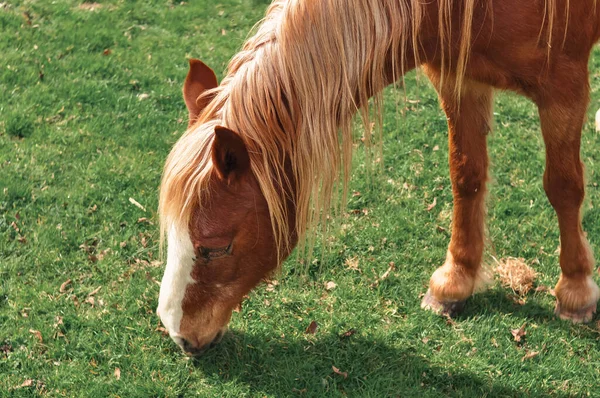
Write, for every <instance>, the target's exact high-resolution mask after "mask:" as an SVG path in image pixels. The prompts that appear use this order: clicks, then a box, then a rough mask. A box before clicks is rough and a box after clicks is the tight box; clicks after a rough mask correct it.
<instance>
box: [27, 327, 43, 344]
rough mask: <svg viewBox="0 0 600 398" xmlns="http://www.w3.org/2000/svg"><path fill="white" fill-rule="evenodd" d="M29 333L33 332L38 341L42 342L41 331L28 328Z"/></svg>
mask: <svg viewBox="0 0 600 398" xmlns="http://www.w3.org/2000/svg"><path fill="white" fill-rule="evenodd" d="M29 333H31V334H33V335H34V336H35V338H36V339H38V341H39V342H40V343H43V342H44V339H43V338H42V332H40V331H39V330H34V329H29Z"/></svg>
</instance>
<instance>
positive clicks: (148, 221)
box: [137, 217, 153, 225]
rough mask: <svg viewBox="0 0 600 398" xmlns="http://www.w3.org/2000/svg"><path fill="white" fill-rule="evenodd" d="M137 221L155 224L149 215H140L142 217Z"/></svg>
mask: <svg viewBox="0 0 600 398" xmlns="http://www.w3.org/2000/svg"><path fill="white" fill-rule="evenodd" d="M137 222H138V224H139V223H143V222H145V223H148V224H150V225H153V223H152V221H150V219H149V218H147V217H140V218H138V220H137Z"/></svg>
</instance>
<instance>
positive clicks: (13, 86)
mask: <svg viewBox="0 0 600 398" xmlns="http://www.w3.org/2000/svg"><path fill="white" fill-rule="evenodd" d="M80 4H81V3H80V2H77V1H63V0H59V1H55V2H50V1H8V2H4V3H2V4H0V54H2V55H1V57H0V396H15V397H20V396H69V397H70V396H78V397H96V396H97V397H104V396H114V397H116V396H120V397H134V396H140V397H147V396H169V397H176V396H177V397H179V396H186V397H187V396H207V397H211V396H214V397H217V396H218V397H221V396H230V397H243V396H249V397H262V396H269V397H283V396H302V397H305V396H306V397H308V396H318V397H320V396H334V397H335V396H354V397H367V396H370V397H384V396H402V397H411V396H423V397H430V396H431V397H443V396H465V397H482V396H489V397H500V396H524V395H527V396H548V395H552V396H600V384H599V383H598V380H600V352H599V351H600V348H599V347H600V343H599V339H600V330H599V326H598V325H597V324H596V323H593V324H590V325H587V326H581V325H579V326H576V325H571V324H569V323H566V322H562V321H559V320H557V319H555V317H554V316H553V312H552V310H553V305H554V300H553V298H552V297H551V296H549V295H548V294H547V293H542V292H539V293H530V294H529V295H528V296H527V297H526V302H525V303H524V304H523V305H520V304H517V303H515V302H514V301H513V300H512V299H511V292H510V291H508V290H506V289H504V288H502V287H501V286H499V284H498V283H496V284H495V285H493V286H492V287H491V288H490V290H488V291H487V292H485V293H482V294H479V295H477V296H475V297H474V298H473V299H472V300H470V301H469V302H468V305H467V308H466V311H465V313H464V314H463V315H462V316H460V317H459V318H458V319H456V320H455V321H454V322H448V321H447V320H446V319H444V318H441V317H438V316H435V315H433V314H431V313H429V312H424V311H422V310H421V309H420V308H419V303H420V295H421V294H422V293H424V292H425V290H426V285H427V282H428V279H429V276H430V274H431V273H432V272H433V270H434V269H435V268H436V267H437V266H438V265H440V264H441V263H442V261H443V259H444V255H445V251H446V246H447V244H448V241H449V236H448V232H446V231H448V230H449V225H450V218H451V217H450V216H451V203H452V196H451V189H450V181H449V177H448V167H447V144H446V139H447V133H446V125H445V117H444V115H443V114H442V112H441V111H440V110H439V106H438V103H437V98H436V96H435V94H434V93H433V91H432V89H431V88H430V86H429V85H428V84H427V83H425V82H424V80H425V79H422V82H423V83H422V84H420V85H419V86H417V85H416V84H415V75H414V74H411V75H410V76H409V77H408V79H407V95H408V97H409V98H410V99H417V98H418V100H419V103H418V104H411V103H408V104H407V105H408V108H406V109H404V108H403V107H404V106H403V105H400V106H399V108H397V107H396V101H395V97H396V96H400V95H401V94H402V93H398V92H396V91H395V90H394V89H390V90H388V93H387V99H388V102H387V103H386V114H385V123H384V151H383V152H384V153H383V164H384V167H383V168H382V169H377V171H376V172H375V174H374V176H373V177H372V178H371V179H368V178H367V170H366V167H365V165H364V151H362V150H361V149H360V148H358V150H357V156H356V167H355V172H354V177H353V180H352V185H351V187H350V189H351V192H360V195H356V196H352V197H351V198H350V199H349V204H348V209H347V212H346V214H345V215H344V217H343V218H342V220H341V224H342V227H343V228H342V229H341V231H340V232H338V233H336V234H335V235H334V237H333V238H332V239H331V240H330V242H329V249H328V250H325V251H324V252H325V254H324V255H323V257H318V258H322V259H323V261H318V262H315V264H314V266H312V267H311V268H310V269H309V272H308V274H305V275H302V272H303V270H304V266H302V265H299V264H298V262H297V261H295V260H293V259H292V260H289V261H288V262H286V264H285V266H284V268H283V270H282V272H281V273H280V274H279V275H278V280H279V284H277V285H276V286H271V287H270V288H267V287H265V286H261V287H259V288H258V289H257V290H256V291H255V292H253V293H252V294H251V297H250V298H249V299H248V300H247V301H246V302H245V303H244V306H243V310H242V312H241V313H239V314H234V317H233V320H232V323H231V331H230V332H229V333H228V335H227V336H226V337H225V339H224V341H223V343H222V344H221V345H220V346H218V347H217V348H216V349H213V350H211V351H210V352H208V353H207V354H206V356H205V357H203V358H201V359H199V360H189V359H188V358H186V357H184V356H183V355H182V354H181V353H180V351H179V350H178V348H177V347H176V346H175V344H174V343H173V342H171V341H170V339H168V338H166V337H164V336H163V335H162V334H161V333H160V331H158V330H157V328H158V327H159V325H160V323H159V319H158V318H157V316H156V315H155V308H156V305H157V297H158V290H159V287H158V284H157V283H156V282H155V281H156V280H160V278H161V277H162V267H163V264H162V263H161V262H160V258H159V257H158V241H157V239H158V231H157V217H156V211H155V209H156V208H157V189H158V185H159V181H160V173H161V168H162V165H163V162H164V160H165V158H166V156H167V154H168V152H169V149H170V147H171V146H172V145H173V143H174V142H175V141H176V140H177V138H178V136H179V135H180V134H181V133H182V132H183V131H184V129H185V126H186V123H187V122H186V117H187V112H186V110H185V106H184V104H183V101H182V99H181V91H180V87H181V84H182V82H183V79H184V77H185V74H186V72H187V61H186V58H188V57H192V56H193V57H198V58H201V59H202V60H204V61H205V62H206V63H207V64H208V65H211V66H212V67H213V68H214V69H215V70H216V71H217V74H218V75H219V76H222V72H223V70H224V69H225V67H226V64H227V61H228V59H229V58H230V57H231V56H232V55H233V54H234V53H235V52H236V50H237V49H238V48H239V46H240V45H241V43H242V41H243V39H244V38H245V37H246V35H247V32H248V31H249V30H250V28H251V26H252V25H253V24H254V23H255V22H256V21H258V20H259V19H260V18H261V16H262V15H263V13H264V10H265V8H266V6H267V2H266V1H258V0H255V1H250V0H220V1H219V2H213V1H210V0H199V1H190V2H186V3H179V2H172V1H167V0H164V1H148V0H147V1H124V0H123V1H117V0H113V1H102V2H101V6H100V7H98V8H96V9H95V10H89V9H86V8H85V7H80ZM105 50H106V51H105ZM592 68H593V71H594V74H593V77H592V80H591V85H592V96H593V101H592V106H591V108H590V112H589V118H588V119H589V122H588V123H587V124H586V126H585V131H584V139H583V146H582V154H583V159H584V161H585V163H586V164H587V174H588V184H587V192H588V199H587V201H586V209H587V211H586V213H585V216H584V218H583V223H584V226H585V228H586V230H587V232H588V237H589V239H590V241H591V244H592V246H593V247H599V246H600V207H599V206H600V192H599V191H598V184H597V182H598V179H599V176H598V172H600V155H599V152H598V150H597V148H600V137H599V136H598V135H597V134H596V133H595V132H594V130H593V125H592V120H593V118H592V115H593V111H594V110H595V109H597V108H598V99H599V98H600V95H599V93H598V89H599V88H600V76H599V75H598V74H596V73H600V53H598V52H596V53H595V55H594V57H593V60H592ZM142 94H147V98H145V99H143V98H144V97H145V96H142ZM495 111H496V116H495V132H494V133H493V134H492V135H491V136H490V139H489V144H490V150H491V160H492V180H493V181H492V183H491V185H490V195H489V200H488V202H489V214H488V224H489V245H488V254H487V255H486V260H487V261H488V262H490V263H491V262H492V261H493V260H492V256H494V257H496V258H501V257H506V256H516V257H524V258H525V259H526V260H527V262H528V263H530V264H535V267H536V268H537V270H538V271H540V276H539V278H538V281H537V283H538V284H539V285H546V286H552V285H554V283H555V282H556V280H557V277H558V274H559V268H558V265H557V263H558V259H557V254H556V249H557V246H558V228H557V222H556V217H555V215H554V213H553V210H552V209H551V207H550V205H549V204H548V201H547V200H546V198H545V195H544V192H543V189H542V185H541V175H542V173H543V164H544V152H543V143H542V140H541V135H540V132H539V127H538V118H537V112H536V110H535V108H534V106H533V105H532V104H531V103H529V102H527V101H526V100H524V99H522V98H518V97H516V96H513V95H504V94H502V95H499V96H498V99H497V101H496V108H495ZM130 197H131V198H134V199H135V200H137V201H138V202H139V203H141V204H142V205H143V206H144V207H145V209H146V210H145V211H144V210H142V209H140V208H138V207H136V206H134V205H132V204H131V203H130V202H129V198H130ZM434 199H436V201H437V205H436V206H435V207H434V208H433V209H432V210H431V211H427V206H428V205H430V204H431V203H432V202H433V200H434ZM363 210H365V211H363ZM320 252H323V249H322V248H321V247H317V253H320ZM352 258H356V259H357V260H358V267H359V270H352V269H349V268H348V267H347V266H346V265H345V262H346V260H347V259H352ZM391 261H393V262H394V263H395V266H396V269H395V270H394V271H393V272H391V274H390V275H389V277H388V278H387V279H385V280H383V281H381V282H380V283H378V284H374V282H375V281H376V280H377V278H379V277H380V276H381V275H382V274H383V273H384V272H385V271H386V270H387V269H388V266H389V263H390V262H391ZM319 270H320V271H319ZM69 279H70V280H71V283H70V284H67V285H65V286H64V288H63V291H62V292H61V285H62V284H63V283H64V282H65V281H67V280H69ZM328 281H333V282H335V283H336V284H337V287H335V288H334V289H331V290H326V288H325V283H326V282H328ZM98 287H101V289H100V290H99V291H97V292H96V293H95V294H94V295H92V296H89V294H90V293H92V292H94V291H95V290H96V289H97V288H98ZM89 297H93V303H92V302H91V301H92V300H91V299H89ZM92 304H93V305H92ZM313 320H314V321H316V322H317V323H318V325H319V327H318V329H317V331H316V333H315V334H314V335H311V334H306V333H305V329H306V328H307V326H308V325H309V324H310V322H311V321H313ZM525 322H527V326H526V330H527V336H526V339H525V343H524V344H521V345H518V344H517V343H515V342H514V341H513V338H512V336H511V333H510V330H511V329H515V328H518V327H520V326H521V325H522V324H523V323H525ZM351 329H353V330H355V333H354V334H352V335H350V336H347V337H344V336H343V334H344V333H345V332H347V331H349V330H351ZM35 331H39V332H40V333H41V340H40V339H39V338H38V336H37V335H36V333H35ZM349 334H351V333H349ZM532 351H539V354H538V355H537V356H535V357H533V358H531V359H525V360H523V359H522V358H523V357H524V356H525V354H526V353H528V352H532ZM332 366H335V367H336V368H338V369H339V370H340V371H341V372H347V378H344V377H343V376H342V375H338V374H335V373H334V372H333V370H332ZM117 368H118V369H119V370H120V378H117V377H116V376H115V369H117ZM27 380H32V381H31V382H29V384H31V386H24V387H21V388H15V387H19V386H21V385H22V384H23V383H24V382H26V381H27ZM25 384H27V383H25Z"/></svg>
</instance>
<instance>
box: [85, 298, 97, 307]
mask: <svg viewBox="0 0 600 398" xmlns="http://www.w3.org/2000/svg"><path fill="white" fill-rule="evenodd" d="M85 302H86V303H88V304H89V305H91V306H92V308H94V307H95V306H96V300H94V298H93V297H88V298H86V299H85Z"/></svg>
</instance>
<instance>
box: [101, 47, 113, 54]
mask: <svg viewBox="0 0 600 398" xmlns="http://www.w3.org/2000/svg"><path fill="white" fill-rule="evenodd" d="M110 54H112V50H111V49H110V48H105V49H104V51H102V55H110Z"/></svg>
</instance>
